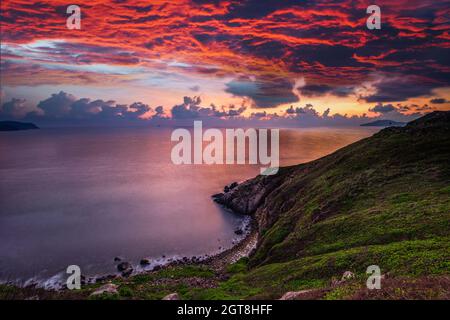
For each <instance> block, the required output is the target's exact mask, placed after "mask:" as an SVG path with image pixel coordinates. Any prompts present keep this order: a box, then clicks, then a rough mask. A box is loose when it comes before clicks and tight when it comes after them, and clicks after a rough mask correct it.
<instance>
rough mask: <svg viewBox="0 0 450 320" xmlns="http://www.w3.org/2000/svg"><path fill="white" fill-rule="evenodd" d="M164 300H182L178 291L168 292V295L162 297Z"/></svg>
mask: <svg viewBox="0 0 450 320" xmlns="http://www.w3.org/2000/svg"><path fill="white" fill-rule="evenodd" d="M162 300H180V296H179V295H178V293H176V292H175V293H171V294H168V295H167V296H165V297H164V298H162Z"/></svg>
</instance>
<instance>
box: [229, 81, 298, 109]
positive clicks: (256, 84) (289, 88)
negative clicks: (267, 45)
mask: <svg viewBox="0 0 450 320" xmlns="http://www.w3.org/2000/svg"><path fill="white" fill-rule="evenodd" d="M293 90H294V82H293V81H291V80H289V79H286V78H274V77H273V78H270V77H265V78H257V79H256V80H252V79H249V78H241V79H238V80H233V81H231V82H229V83H227V84H226V90H225V91H226V92H228V93H231V94H232V95H234V96H237V97H246V98H249V99H251V100H252V102H253V106H254V107H256V108H273V107H276V106H278V105H280V104H285V103H293V102H298V101H299V98H298V96H297V95H295V94H294V92H293Z"/></svg>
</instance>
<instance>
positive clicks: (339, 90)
mask: <svg viewBox="0 0 450 320" xmlns="http://www.w3.org/2000/svg"><path fill="white" fill-rule="evenodd" d="M299 91H301V93H302V95H303V96H305V97H320V96H324V95H326V94H331V95H334V96H337V97H347V96H349V95H350V94H352V93H353V88H352V87H346V86H343V87H331V86H329V85H326V84H309V85H305V86H303V87H301V88H299Z"/></svg>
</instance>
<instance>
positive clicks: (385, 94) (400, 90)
mask: <svg viewBox="0 0 450 320" xmlns="http://www.w3.org/2000/svg"><path fill="white" fill-rule="evenodd" d="M373 87H374V88H375V90H376V93H374V94H370V95H368V96H365V97H363V98H362V99H363V100H365V101H366V102H395V101H405V100H408V99H409V98H416V97H420V96H430V95H431V94H432V90H433V89H436V88H438V87H439V84H437V83H436V82H432V81H429V80H428V79H426V78H425V79H424V78H419V77H406V76H402V77H395V76H394V77H385V78H383V79H382V80H380V81H378V82H376V83H374V84H373Z"/></svg>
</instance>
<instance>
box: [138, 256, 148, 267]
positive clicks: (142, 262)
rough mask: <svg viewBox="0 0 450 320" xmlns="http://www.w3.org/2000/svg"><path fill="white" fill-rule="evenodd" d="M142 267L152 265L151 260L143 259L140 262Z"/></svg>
mask: <svg viewBox="0 0 450 320" xmlns="http://www.w3.org/2000/svg"><path fill="white" fill-rule="evenodd" d="M140 264H141V266H148V265H149V264H150V260H149V259H145V258H144V259H141V262H140Z"/></svg>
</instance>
